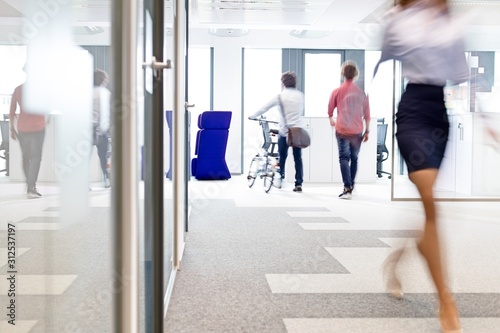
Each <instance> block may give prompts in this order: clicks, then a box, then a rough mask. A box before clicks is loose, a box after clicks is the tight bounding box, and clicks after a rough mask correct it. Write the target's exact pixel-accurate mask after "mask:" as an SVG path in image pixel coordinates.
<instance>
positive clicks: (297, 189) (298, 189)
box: [293, 185, 302, 192]
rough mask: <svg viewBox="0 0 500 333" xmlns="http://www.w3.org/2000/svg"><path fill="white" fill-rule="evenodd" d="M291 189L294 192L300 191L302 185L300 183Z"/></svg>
mask: <svg viewBox="0 0 500 333" xmlns="http://www.w3.org/2000/svg"><path fill="white" fill-rule="evenodd" d="M293 191H294V192H302V186H300V185H296V186H295V187H294V188H293Z"/></svg>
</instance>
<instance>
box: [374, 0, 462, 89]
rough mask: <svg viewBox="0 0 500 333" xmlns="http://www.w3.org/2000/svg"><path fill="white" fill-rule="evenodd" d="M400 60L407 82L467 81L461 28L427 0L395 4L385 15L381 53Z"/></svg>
mask: <svg viewBox="0 0 500 333" xmlns="http://www.w3.org/2000/svg"><path fill="white" fill-rule="evenodd" d="M389 59H394V60H399V61H401V62H402V70H403V76H404V77H406V78H407V79H408V81H409V83H419V84H432V85H437V86H445V85H446V83H447V81H449V82H448V83H449V84H458V83H461V82H464V81H467V80H468V78H469V67H468V65H467V61H466V57H465V46H464V42H463V39H462V35H461V31H460V29H459V27H458V25H457V23H456V22H455V21H454V20H452V18H451V16H450V15H449V14H448V13H447V12H446V11H443V10H442V9H441V8H438V7H436V6H432V5H430V1H428V0H420V1H416V2H415V3H414V4H412V5H410V6H409V7H406V8H402V7H399V6H398V7H395V8H394V10H393V11H392V12H390V13H389V14H388V20H387V25H386V27H385V32H384V36H383V44H382V56H381V58H380V60H379V63H378V64H377V66H376V67H375V73H376V72H377V70H378V66H379V65H380V63H382V62H384V61H386V60H389Z"/></svg>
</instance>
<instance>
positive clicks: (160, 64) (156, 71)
mask: <svg viewBox="0 0 500 333" xmlns="http://www.w3.org/2000/svg"><path fill="white" fill-rule="evenodd" d="M142 68H152V69H153V73H154V74H153V75H154V76H155V77H158V76H159V73H160V70H162V69H165V68H172V61H170V60H167V62H159V61H156V57H155V56H153V57H151V62H144V63H142Z"/></svg>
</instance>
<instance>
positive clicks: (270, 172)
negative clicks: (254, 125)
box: [247, 116, 281, 193]
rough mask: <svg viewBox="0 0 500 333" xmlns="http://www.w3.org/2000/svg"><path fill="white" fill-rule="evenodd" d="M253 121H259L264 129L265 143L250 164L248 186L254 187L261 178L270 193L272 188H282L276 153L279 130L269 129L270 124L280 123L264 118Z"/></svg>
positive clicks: (265, 188)
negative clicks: (256, 180)
mask: <svg viewBox="0 0 500 333" xmlns="http://www.w3.org/2000/svg"><path fill="white" fill-rule="evenodd" d="M252 120H255V121H258V122H259V125H260V126H261V127H262V134H263V135H264V143H263V144H262V147H261V149H260V151H259V153H258V154H257V155H255V157H254V158H253V159H252V161H251V162H250V168H249V170H248V175H247V180H248V186H249V187H252V186H253V184H254V183H255V179H257V178H261V179H263V180H264V190H265V191H266V193H268V192H269V191H270V190H271V187H272V186H274V187H277V188H281V175H280V166H279V163H278V152H277V151H275V150H277V148H276V146H277V144H278V130H277V129H274V128H273V129H271V128H270V127H269V124H278V122H276V121H271V120H266V119H265V117H263V116H261V117H260V118H257V119H252Z"/></svg>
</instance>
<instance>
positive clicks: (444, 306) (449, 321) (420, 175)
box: [409, 169, 461, 332]
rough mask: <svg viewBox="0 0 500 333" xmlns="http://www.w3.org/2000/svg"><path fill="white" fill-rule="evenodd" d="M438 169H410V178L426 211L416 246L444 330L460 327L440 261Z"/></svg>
mask: <svg viewBox="0 0 500 333" xmlns="http://www.w3.org/2000/svg"><path fill="white" fill-rule="evenodd" d="M437 174H438V169H424V170H419V171H414V172H412V173H410V175H409V177H410V180H411V181H412V182H413V183H414V184H415V186H416V187H417V189H418V192H419V193H420V197H421V199H422V204H423V206H424V211H425V226H424V232H423V236H422V239H421V240H420V242H419V243H418V244H417V247H418V249H419V251H420V253H421V254H422V256H423V257H424V258H425V260H426V262H427V266H428V267H429V271H430V274H431V277H432V280H433V282H434V285H435V286H436V289H437V292H438V296H439V309H440V313H439V319H440V321H441V326H442V329H443V331H444V332H446V331H453V330H458V329H460V327H461V326H460V319H459V314H458V310H457V307H456V305H455V301H454V299H453V296H452V295H451V293H450V291H449V289H448V286H447V284H446V274H445V270H444V267H443V264H442V261H441V259H442V256H441V250H440V244H439V243H440V241H439V235H438V229H437V223H436V218H437V216H436V215H437V214H436V205H435V202H434V193H433V187H434V183H435V182H436V178H437Z"/></svg>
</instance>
